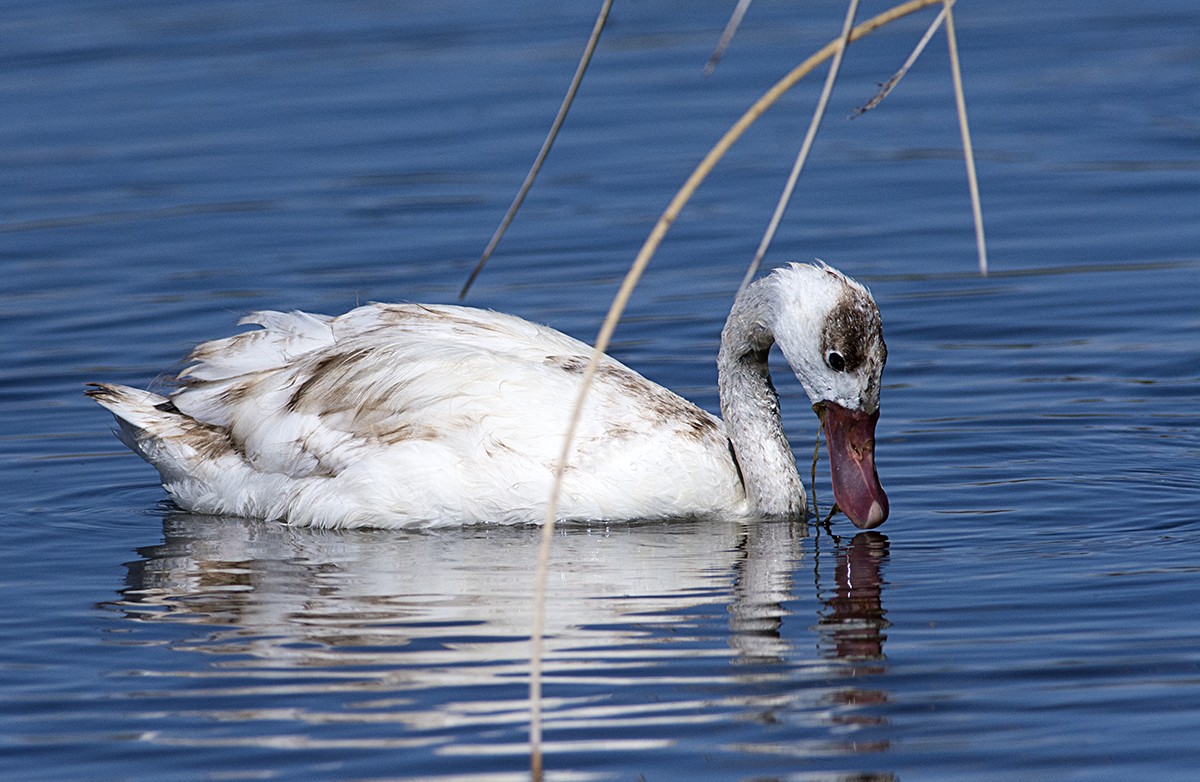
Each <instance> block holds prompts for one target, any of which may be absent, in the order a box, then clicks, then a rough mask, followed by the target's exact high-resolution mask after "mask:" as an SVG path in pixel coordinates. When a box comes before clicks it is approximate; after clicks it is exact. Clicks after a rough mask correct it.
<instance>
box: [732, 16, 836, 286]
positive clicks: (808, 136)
mask: <svg viewBox="0 0 1200 782" xmlns="http://www.w3.org/2000/svg"><path fill="white" fill-rule="evenodd" d="M857 13H858V0H850V4H849V5H848V6H847V7H846V18H845V20H844V21H843V22H842V35H841V37H840V38H839V39H838V48H837V52H836V53H835V54H834V55H833V62H831V63H830V64H829V73H827V74H825V86H824V87H822V88H821V97H819V98H818V99H817V107H816V109H815V110H814V111H813V115H812V120H811V121H810V122H809V123H808V132H806V133H805V134H804V142H803V143H802V144H800V151H799V152H798V153H796V162H795V163H793V164H792V171H791V173H789V174H788V178H787V182H786V183H785V184H784V186H783V192H782V193H780V194H779V201H778V202H776V204H775V212H774V213H773V214H772V215H771V221H770V222H769V223H767V230H766V231H764V232H763V237H762V241H760V242H759V243H758V249H757V250H755V251H754V260H752V261H750V267H749V268H748V269H746V274H745V275H744V276H743V277H742V284H741V285H739V286H738V293H739V294H740V293H741V292H742V291H744V290H746V287H747V286H748V285H749V284H750V281H751V280H753V279H754V275H755V274H758V267H759V266H760V265H761V264H762V259H763V256H765V255H766V254H767V248H769V247H770V246H771V241H772V240H774V238H775V232H776V231H778V230H779V223H780V222H781V221H782V220H783V213H784V212H785V211H786V210H787V206H788V204H789V203H790V202H791V200H792V193H793V192H795V190H796V182H797V181H798V180H799V179H800V172H801V171H802V170H803V169H804V163H805V161H807V160H808V153H809V152H810V151H811V150H812V145H813V141H815V140H816V138H817V129H818V128H820V127H821V120H822V119H823V118H824V117H825V108H826V107H827V106H828V105H829V96H830V95H832V94H833V84H834V82H836V81H837V77H838V73H839V72H840V71H841V68H842V56H843V55H845V53H846V47H847V46H849V45H850V31H851V30H853V29H854V17H855V15H856V14H857Z"/></svg>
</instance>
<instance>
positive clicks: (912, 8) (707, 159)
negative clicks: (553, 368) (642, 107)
mask: <svg viewBox="0 0 1200 782" xmlns="http://www.w3.org/2000/svg"><path fill="white" fill-rule="evenodd" d="M943 1H944V0H909V1H908V2H906V3H901V4H900V5H897V6H894V7H893V8H890V9H888V10H887V11H884V12H883V13H881V14H878V15H877V16H874V17H872V18H871V19H868V20H867V21H865V22H863V23H862V24H860V25H858V26H856V27H855V28H854V29H853V30H852V31H851V32H850V38H849V40H850V42H854V41H857V40H858V39H860V38H862V37H863V36H866V35H869V34H871V33H872V32H874V31H875V30H877V29H879V28H880V27H883V26H884V25H887V24H890V23H891V22H894V21H895V20H897V19H900V18H902V17H904V16H907V15H909V14H911V13H914V12H916V11H919V10H921V9H923V8H928V7H929V6H932V5H936V4H938V3H941V2H943ZM842 45H843V40H842V38H841V37H838V38H835V39H834V40H832V41H830V42H829V43H827V44H826V45H825V46H824V47H822V48H821V49H820V50H819V51H818V52H816V53H815V54H813V55H812V56H810V57H809V58H808V59H807V60H805V61H804V62H802V63H800V64H799V65H797V66H796V67H795V68H793V69H792V70H791V71H790V72H789V73H788V74H787V75H786V76H784V77H783V78H782V79H780V80H779V81H778V82H776V83H775V85H774V86H772V87H771V88H770V89H769V90H767V91H766V92H765V93H764V94H763V96H762V97H761V98H759V99H758V100H757V101H755V103H754V104H753V105H752V106H751V107H750V108H749V109H748V110H747V111H746V112H745V113H744V114H743V115H742V116H741V117H740V118H739V119H738V120H737V122H735V123H734V124H733V126H732V127H730V128H729V130H727V131H726V132H725V135H724V136H722V137H721V139H720V140H719V141H718V142H717V143H716V144H715V145H714V146H713V148H712V149H711V150H709V152H708V154H707V155H705V156H704V159H703V160H702V161H701V162H700V164H699V165H698V166H696V169H695V170H694V171H693V172H692V173H691V175H690V176H689V177H688V178H687V181H685V182H684V184H683V186H682V187H681V188H680V189H679V192H677V193H676V194H675V197H674V198H672V199H671V202H670V203H669V204H668V205H667V208H666V210H665V211H664V212H663V214H662V216H661V217H659V219H658V222H657V223H655V225H654V228H653V229H652V230H651V231H650V235H649V236H648V237H647V238H646V241H645V242H644V243H643V244H642V248H641V250H640V251H639V252H638V254H637V257H636V258H634V261H633V263H632V265H631V266H630V268H629V271H628V272H627V273H626V274H625V278H624V279H623V280H622V282H621V287H620V289H619V290H618V291H617V294H616V296H615V297H614V298H613V302H612V305H611V306H610V307H609V310H608V315H607V316H606V317H605V319H604V323H603V324H602V325H601V327H600V332H599V334H597V336H596V345H595V348H594V349H593V351H592V356H591V359H590V360H589V361H588V364H587V367H586V368H585V369H584V372H583V378H582V383H581V385H580V388H579V394H578V395H577V396H576V398H575V406H574V408H573V411H572V414H571V420H570V423H569V424H568V426H567V431H566V433H565V434H564V436H563V446H562V450H561V451H560V453H559V457H558V464H557V465H556V466H555V470H554V484H553V486H552V487H551V493H550V499H549V502H548V503H547V506H546V516H545V518H544V519H543V524H542V536H541V545H540V546H539V548H538V563H537V573H536V576H535V581H536V583H535V590H534V601H533V603H534V604H533V613H534V617H533V629H532V632H531V635H530V665H529V755H530V771H531V773H532V778H533V779H534V780H535V782H540V781H541V779H542V772H543V764H542V703H541V697H542V662H543V660H542V646H543V640H544V636H545V609H546V577H547V572H548V570H549V563H550V544H551V542H552V541H553V540H554V529H555V524H554V522H555V520H556V519H557V517H558V495H559V491H560V490H561V488H562V476H563V473H564V471H565V470H566V463H567V459H568V458H569V457H570V453H571V446H572V444H573V443H574V440H575V432H576V429H577V428H578V425H579V414H580V411H581V410H582V409H583V403H584V400H585V399H586V397H587V392H588V389H589V388H591V384H592V379H593V378H594V377H595V375H596V367H597V366H598V365H599V363H600V357H601V356H602V355H603V354H604V351H605V350H607V348H608V345H609V342H610V341H611V339H612V335H613V332H614V331H615V330H616V327H617V321H619V320H620V318H621V315H622V314H623V313H624V311H625V306H626V305H627V304H628V303H629V297H630V296H631V295H632V294H633V289H634V288H635V287H636V286H637V284H638V281H639V280H640V279H641V277H642V273H643V272H645V270H646V266H647V265H648V264H649V263H650V259H651V257H653V255H654V252H655V251H656V250H657V249H658V246H659V245H660V244H661V243H662V240H663V237H664V236H666V233H667V231H668V230H669V229H670V227H671V225H672V224H673V223H674V222H675V219H676V218H677V217H678V216H679V213H680V212H681V211H682V210H683V207H684V205H685V204H686V203H687V202H688V200H689V199H690V198H691V197H692V194H693V193H695V192H696V189H697V188H698V187H699V186H700V184H701V183H702V182H703V181H704V180H705V179H706V178H707V177H708V175H709V174H710V173H711V172H712V170H713V168H714V167H715V166H716V164H717V161H719V160H720V159H721V158H722V157H723V156H724V155H725V153H726V152H728V151H729V148H730V147H732V146H733V145H734V143H735V142H737V140H738V139H739V138H741V136H742V134H743V133H745V132H746V130H747V129H748V128H749V127H750V125H752V124H753V123H754V122H755V120H757V119H758V118H759V117H761V116H762V115H763V114H764V113H765V112H766V110H767V109H769V108H770V107H771V106H772V105H773V104H774V103H775V102H776V101H778V100H779V98H780V97H781V96H783V94H784V93H786V92H787V91H788V90H789V89H791V88H792V87H794V86H795V85H796V83H797V82H799V81H800V80H801V79H803V78H804V77H805V76H807V75H808V74H809V73H811V72H812V71H813V70H814V69H816V67H817V66H818V65H820V64H821V63H823V62H825V60H828V59H829V58H830V57H832V56H833V55H834V54H835V53H836V52H837V50H838V49H839V48H840V47H841V46H842Z"/></svg>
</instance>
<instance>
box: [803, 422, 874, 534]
mask: <svg viewBox="0 0 1200 782" xmlns="http://www.w3.org/2000/svg"><path fill="white" fill-rule="evenodd" d="M815 407H816V408H817V415H818V416H820V418H821V423H822V425H823V427H824V430H825V442H826V443H827V445H828V447H829V467H830V472H831V474H832V478H833V497H834V499H835V500H836V501H837V504H838V507H839V508H841V509H842V512H843V513H845V514H846V517H847V518H849V519H850V521H852V522H854V526H856V527H858V528H860V529H873V528H874V527H878V526H879V525H880V524H882V523H883V522H884V521H885V520H886V519H887V517H888V498H887V494H885V493H884V491H883V486H882V485H881V484H880V483H879V473H878V472H876V471H875V423H876V422H877V421H878V420H879V411H878V410H876V411H875V412H874V413H866V412H864V411H862V410H849V409H847V408H845V407H842V406H841V405H838V404H836V403H833V402H822V403H820V404H819V405H816V406H815Z"/></svg>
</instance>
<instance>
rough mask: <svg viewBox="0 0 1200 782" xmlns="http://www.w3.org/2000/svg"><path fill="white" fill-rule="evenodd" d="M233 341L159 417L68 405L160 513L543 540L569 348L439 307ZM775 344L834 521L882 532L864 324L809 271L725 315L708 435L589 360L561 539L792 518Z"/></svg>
mask: <svg viewBox="0 0 1200 782" xmlns="http://www.w3.org/2000/svg"><path fill="white" fill-rule="evenodd" d="M241 323H242V324H247V323H252V324H256V325H258V326H261V327H262V328H260V329H256V330H254V331H249V332H245V333H242V334H238V335H236V336H232V337H228V338H226V339H219V340H214V341H211V342H205V343H203V344H201V345H199V346H198V347H197V348H196V349H195V350H194V351H193V352H192V354H191V357H190V360H191V361H192V362H194V363H192V365H191V366H189V367H188V368H187V369H185V370H184V371H183V372H182V373H181V374H180V380H181V383H182V387H181V388H179V389H178V390H176V391H175V392H174V393H172V394H171V395H170V396H169V397H162V396H158V395H157V394H153V393H150V392H148V391H142V390H139V389H135V388H130V387H128V386H119V385H111V384H98V385H96V386H95V387H94V388H92V389H90V390H89V391H88V392H87V393H88V395H90V396H91V397H92V398H93V399H95V400H96V401H97V402H99V403H100V404H101V405H103V406H104V407H106V408H108V409H109V410H110V411H112V413H113V414H114V415H115V416H116V419H117V423H118V424H119V425H120V430H119V431H118V432H117V435H118V437H120V438H121V440H122V441H123V442H124V443H125V444H126V445H128V446H129V447H130V448H131V449H133V451H134V452H136V453H137V454H138V455H139V456H141V457H142V458H143V459H145V460H146V461H147V462H149V463H150V464H152V465H154V467H155V468H156V469H157V470H158V472H159V475H160V476H161V477H162V483H163V487H164V488H165V489H166V490H167V492H168V493H169V494H170V495H171V497H172V499H174V501H175V502H176V504H178V505H179V506H180V507H182V508H184V509H186V510H190V511H194V512H198V513H211V514H231V515H237V516H249V517H254V518H263V519H282V520H285V521H287V522H288V523H290V524H296V525H311V526H316V527H416V526H445V525H458V524H473V523H478V522H492V523H522V522H525V523H538V522H540V521H541V520H542V518H543V515H544V513H545V507H546V502H547V498H548V496H549V491H550V484H551V479H552V475H553V470H554V465H555V462H556V460H557V458H558V454H559V450H560V449H561V447H562V436H563V431H564V429H565V427H566V424H567V417H568V416H569V415H570V410H571V407H572V405H573V403H574V400H575V398H576V394H577V391H578V388H579V383H580V379H581V377H582V374H583V370H584V367H585V366H586V364H587V362H588V359H589V357H590V355H591V350H592V349H591V347H589V346H588V345H586V344H584V343H582V342H580V341H578V340H575V339H572V338H571V337H568V336H566V335H565V334H562V333H560V332H558V331H554V330H553V329H550V328H547V327H545V326H538V325H535V324H533V323H529V322H528V321H525V320H521V319H520V318H516V317H513V316H511V315H503V314H500V313H497V312H490V311H485V310H478V309H472V308H469V307H457V306H433V305H422V304H369V305H367V306H364V307H358V308H357V309H354V310H351V311H350V312H348V313H346V314H345V315H342V316H340V317H336V318H331V317H328V316H325V315H311V314H308V313H304V312H291V313H282V312H257V313H254V314H252V315H250V316H248V317H246V318H245V319H243V320H242V321H241ZM776 342H777V343H778V344H779V347H780V349H781V350H782V352H783V355H784V357H785V358H786V359H787V361H788V363H789V364H790V365H791V367H792V369H793V371H794V372H795V373H796V376H797V377H798V378H799V380H800V383H801V385H803V387H804V390H805V391H806V392H807V393H808V397H809V399H810V400H811V401H812V403H813V408H814V410H816V412H817V415H818V416H819V417H820V419H821V421H822V425H823V426H824V429H825V438H826V441H827V443H828V449H829V458H830V464H831V468H832V473H833V487H834V498H835V499H836V501H837V504H838V506H839V507H841V509H842V510H843V511H844V512H845V513H846V515H847V516H848V517H849V518H850V519H851V521H853V522H854V523H855V524H856V525H857V526H859V527H862V528H865V529H868V528H871V527H876V526H878V525H879V524H882V523H883V521H884V519H886V518H887V515H888V501H887V495H885V494H884V491H883V487H882V486H880V484H879V476H878V475H877V473H876V471H875V422H876V421H877V420H878V418H879V384H880V376H881V374H882V372H883V365H884V362H885V360H886V358H887V348H886V346H885V345H884V342H883V333H882V330H881V327H880V318H879V310H878V308H877V307H876V306H875V302H874V300H873V299H872V298H871V295H870V294H869V293H868V292H867V290H866V288H864V287H863V286H862V285H860V284H858V283H857V282H855V281H853V280H851V279H849V278H848V277H846V276H844V275H843V274H842V273H840V272H838V271H837V270H835V269H833V268H831V267H829V266H825V265H823V264H822V265H819V266H809V265H801V264H793V265H791V266H787V267H783V268H780V269H777V270H775V271H774V272H773V273H772V274H770V275H769V276H767V277H765V278H762V279H760V280H759V281H757V282H755V283H754V284H753V285H751V286H749V287H748V288H747V289H746V290H745V291H744V292H743V293H742V294H741V295H740V296H738V298H737V300H736V301H735V302H734V304H733V309H732V311H731V312H730V313H729V319H728V320H727V321H726V323H725V328H724V330H723V331H722V333H721V349H720V353H719V355H718V357H717V371H718V376H719V379H718V385H719V389H720V397H721V413H722V415H723V416H724V422H722V421H721V419H719V418H717V417H715V416H713V415H711V414H709V413H707V412H705V411H704V410H701V409H700V408H698V407H696V406H695V405H693V404H692V403H691V402H688V401H687V400H685V399H683V398H682V397H679V396H677V395H676V394H674V393H672V392H671V391H668V390H667V389H666V388H663V387H662V386H660V385H658V384H656V383H653V382H651V381H649V380H647V379H646V378H644V377H642V376H641V375H639V374H638V373H636V372H634V371H633V370H631V369H629V368H628V367H626V366H624V365H623V364H621V363H619V362H617V361H615V360H613V359H612V358H609V357H607V356H606V357H604V359H603V361H602V363H601V364H600V366H599V371H598V373H597V375H596V378H595V383H594V385H593V387H592V389H591V392H590V395H589V396H588V399H587V403H586V405H585V407H584V411H583V419H582V421H581V422H580V424H579V428H578V434H577V436H576V439H575V444H574V447H573V450H572V452H571V457H570V461H569V466H568V468H567V471H566V473H565V475H564V477H563V485H562V494H561V496H560V500H559V505H558V514H559V517H560V518H563V519H594V520H601V519H602V520H609V521H620V520H631V519H647V518H672V517H705V516H729V515H736V516H744V517H751V518H788V519H801V518H804V515H805V493H804V485H803V484H802V483H801V481H800V474H799V472H798V470H797V469H796V460H795V457H794V456H793V454H792V450H791V448H790V447H789V445H788V440H787V437H786V435H785V434H784V431H783V426H782V422H781V421H780V417H779V399H778V397H777V396H776V393H775V388H774V386H773V385H772V383H771V378H770V375H769V373H768V369H767V354H768V352H769V350H770V348H771V345H772V344H773V343H776Z"/></svg>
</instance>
